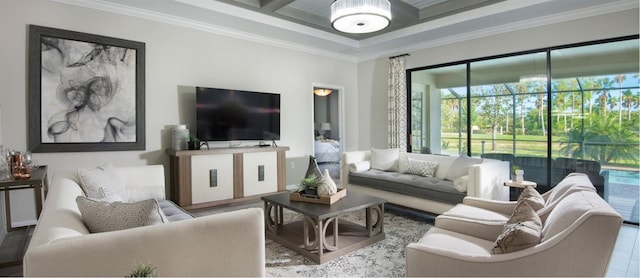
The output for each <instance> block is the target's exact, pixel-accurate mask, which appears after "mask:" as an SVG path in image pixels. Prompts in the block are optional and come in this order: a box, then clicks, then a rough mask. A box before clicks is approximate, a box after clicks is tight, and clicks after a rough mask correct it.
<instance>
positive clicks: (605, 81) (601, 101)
mask: <svg viewBox="0 0 640 278" xmlns="http://www.w3.org/2000/svg"><path fill="white" fill-rule="evenodd" d="M613 82H614V81H612V80H610V79H609V78H607V77H605V78H598V79H596V80H595V84H594V88H597V89H598V90H596V94H600V96H598V99H597V101H598V106H599V107H600V108H601V109H602V115H604V116H605V117H606V116H607V104H609V88H611V86H612V84H613Z"/></svg>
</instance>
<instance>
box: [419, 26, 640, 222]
mask: <svg viewBox="0 0 640 278" xmlns="http://www.w3.org/2000/svg"><path fill="white" fill-rule="evenodd" d="M638 53H639V50H638V38H637V36H635V37H626V38H617V39H612V40H606V41H598V42H589V43H584V44H577V45H571V46H558V47H553V48H548V49H541V50H536V51H528V52H524V53H517V54H505V55H501V56H496V57H488V58H479V59H474V60H469V61H462V62H459V63H450V64H447V65H438V66H430V67H424V68H418V69H410V70H409V74H408V79H409V80H408V84H410V86H408V87H409V89H408V90H409V94H410V98H409V103H408V105H409V106H410V107H409V109H410V111H411V113H410V115H409V116H408V119H407V120H408V127H409V130H408V135H409V136H407V137H408V138H409V142H408V146H409V149H408V151H411V152H431V153H439V154H448V155H457V154H468V155H472V156H482V157H489V158H498V159H503V160H510V162H511V163H512V169H513V168H522V169H524V170H525V179H530V180H531V179H533V180H535V181H536V182H538V184H539V185H540V186H539V188H538V189H539V190H540V191H546V190H549V189H551V188H552V187H553V186H554V185H555V184H557V182H559V181H560V180H561V179H562V178H563V177H564V176H566V174H567V173H568V172H570V171H571V170H568V169H570V168H571V167H573V168H572V169H573V171H576V167H577V168H580V169H581V170H584V171H587V172H590V173H595V174H594V177H593V181H594V184H595V185H596V187H598V189H599V191H600V192H599V193H601V195H602V196H603V198H605V199H607V201H609V203H610V204H611V205H612V206H613V207H614V208H615V209H616V210H617V211H618V212H620V214H621V215H622V216H623V217H624V218H625V220H626V221H629V222H634V223H637V222H638V206H639V201H638V196H640V192H639V190H638V189H639V188H640V178H639V176H638V174H639V168H640V162H639V157H638V156H639V154H640V150H639V147H638V146H639V144H640V142H639V137H640V107H639V103H640V89H639V84H640V80H639V77H638V72H639V67H638V61H639V55H638ZM568 165H570V166H571V167H569V166H568ZM580 169H578V170H577V171H580ZM527 172H528V173H529V174H527Z"/></svg>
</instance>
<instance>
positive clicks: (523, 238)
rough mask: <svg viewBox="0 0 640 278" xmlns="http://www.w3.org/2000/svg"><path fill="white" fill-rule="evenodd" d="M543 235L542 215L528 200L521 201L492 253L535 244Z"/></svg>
mask: <svg viewBox="0 0 640 278" xmlns="http://www.w3.org/2000/svg"><path fill="white" fill-rule="evenodd" d="M541 236H542V221H541V220H540V217H539V216H538V214H537V213H536V212H535V211H534V210H533V208H531V206H530V205H529V204H528V203H527V202H525V201H522V202H519V203H518V204H517V205H516V208H515V209H514V212H513V215H511V217H510V218H509V220H508V221H507V223H506V224H505V225H504V229H503V230H502V234H500V235H499V236H498V238H497V239H496V241H495V242H494V245H493V250H492V253H493V254H505V253H510V252H514V251H518V250H522V249H526V248H529V247H532V246H535V245H536V244H538V243H540V238H541Z"/></svg>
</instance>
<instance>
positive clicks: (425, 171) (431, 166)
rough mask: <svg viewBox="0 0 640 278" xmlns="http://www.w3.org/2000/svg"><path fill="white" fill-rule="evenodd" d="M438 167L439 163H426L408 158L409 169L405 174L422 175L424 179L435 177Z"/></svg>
mask: <svg viewBox="0 0 640 278" xmlns="http://www.w3.org/2000/svg"><path fill="white" fill-rule="evenodd" d="M437 167H438V162H435V161H424V160H416V159H411V158H408V159H407V169H405V171H404V173H405V174H412V175H420V176H423V177H433V175H434V174H435V173H436V168H437Z"/></svg>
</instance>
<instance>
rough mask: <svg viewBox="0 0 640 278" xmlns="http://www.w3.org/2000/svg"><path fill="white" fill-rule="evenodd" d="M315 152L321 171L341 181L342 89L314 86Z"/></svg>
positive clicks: (342, 139) (342, 140)
mask: <svg viewBox="0 0 640 278" xmlns="http://www.w3.org/2000/svg"><path fill="white" fill-rule="evenodd" d="M312 93H313V127H314V128H313V139H314V143H313V150H314V154H313V155H314V157H315V158H316V161H317V162H318V167H319V168H320V171H321V172H323V173H324V170H325V169H327V170H329V173H330V175H331V178H332V179H333V180H334V181H336V182H337V181H338V179H340V157H341V153H342V149H343V148H344V146H343V144H342V143H343V142H344V138H343V137H344V131H343V120H342V103H343V100H342V88H340V87H336V86H324V85H314V86H313V91H312Z"/></svg>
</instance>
